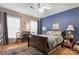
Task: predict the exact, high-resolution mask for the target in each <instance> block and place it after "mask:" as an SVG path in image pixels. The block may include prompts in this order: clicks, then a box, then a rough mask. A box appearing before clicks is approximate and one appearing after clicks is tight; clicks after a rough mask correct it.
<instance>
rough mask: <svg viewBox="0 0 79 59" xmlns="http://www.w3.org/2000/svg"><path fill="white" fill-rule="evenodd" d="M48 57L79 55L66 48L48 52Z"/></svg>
mask: <svg viewBox="0 0 79 59" xmlns="http://www.w3.org/2000/svg"><path fill="white" fill-rule="evenodd" d="M49 55H79V53H77V51H73V50H71V49H69V48H66V47H63V48H62V47H57V48H56V49H54V50H52V51H51V52H49Z"/></svg>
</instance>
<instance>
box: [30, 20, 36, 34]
mask: <svg viewBox="0 0 79 59" xmlns="http://www.w3.org/2000/svg"><path fill="white" fill-rule="evenodd" d="M31 32H32V33H34V34H37V21H34V20H31Z"/></svg>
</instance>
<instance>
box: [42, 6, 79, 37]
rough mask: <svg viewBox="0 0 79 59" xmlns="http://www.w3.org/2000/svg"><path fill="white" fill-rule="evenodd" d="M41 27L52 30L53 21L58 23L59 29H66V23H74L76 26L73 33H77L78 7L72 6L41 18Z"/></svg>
mask: <svg viewBox="0 0 79 59" xmlns="http://www.w3.org/2000/svg"><path fill="white" fill-rule="evenodd" d="M41 22H42V27H47V29H48V30H52V24H53V23H59V24H60V30H66V29H67V26H68V25H70V24H71V25H74V27H75V28H76V31H75V35H76V36H77V38H78V36H79V35H78V34H79V7H77V8H73V9H70V10H67V11H64V12H61V13H58V14H55V15H51V16H48V17H44V18H41Z"/></svg>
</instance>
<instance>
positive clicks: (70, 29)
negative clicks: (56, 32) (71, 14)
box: [67, 25, 74, 37]
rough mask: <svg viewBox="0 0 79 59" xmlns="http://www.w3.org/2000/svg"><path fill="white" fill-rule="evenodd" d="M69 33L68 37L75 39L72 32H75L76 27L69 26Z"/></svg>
mask: <svg viewBox="0 0 79 59" xmlns="http://www.w3.org/2000/svg"><path fill="white" fill-rule="evenodd" d="M67 31H68V35H70V36H71V37H73V35H72V32H73V31H74V26H73V25H68V28H67Z"/></svg>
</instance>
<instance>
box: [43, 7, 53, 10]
mask: <svg viewBox="0 0 79 59" xmlns="http://www.w3.org/2000/svg"><path fill="white" fill-rule="evenodd" d="M42 8H43V9H49V10H50V9H51V8H50V7H42Z"/></svg>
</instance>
